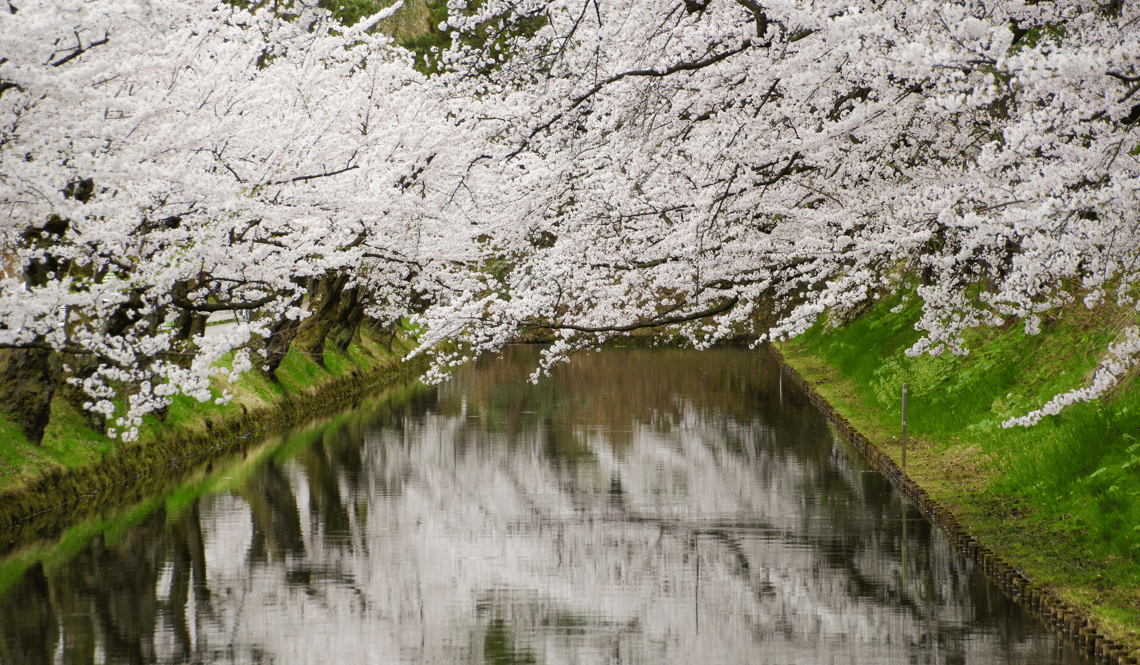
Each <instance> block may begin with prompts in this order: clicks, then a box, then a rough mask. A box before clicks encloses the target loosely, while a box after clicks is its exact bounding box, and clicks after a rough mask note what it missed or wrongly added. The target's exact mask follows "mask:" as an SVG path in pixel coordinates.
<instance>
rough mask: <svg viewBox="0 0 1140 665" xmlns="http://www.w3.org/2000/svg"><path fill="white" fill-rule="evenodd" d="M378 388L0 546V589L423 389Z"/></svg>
mask: <svg viewBox="0 0 1140 665" xmlns="http://www.w3.org/2000/svg"><path fill="white" fill-rule="evenodd" d="M386 386H387V387H386V388H385V389H384V390H383V391H382V392H380V393H372V392H371V391H370V393H369V396H368V397H367V398H365V399H364V400H363V401H362V402H361V403H360V404H359V405H358V406H357V408H354V409H352V410H351V411H342V412H338V413H337V414H336V415H334V416H331V417H329V418H326V419H321V420H318V421H314V422H311V423H306V424H305V426H304V428H301V429H297V430H288V431H285V432H282V433H280V434H278V435H275V436H271V437H268V438H263V439H260V440H258V441H255V442H252V443H251V444H250V445H249V446H248V447H246V448H244V449H243V450H242V451H241V452H240V453H236V454H230V455H228V456H226V457H222V458H219V459H216V460H215V462H214V463H213V464H211V465H209V466H208V467H207V466H204V465H199V466H197V467H195V468H194V469H192V470H190V471H189V472H188V473H187V474H185V475H182V476H179V477H176V478H164V477H163V476H164V475H165V474H152V476H154V477H153V478H151V479H150V480H151V482H148V483H147V487H146V491H145V492H143V493H141V494H140V497H139V499H138V500H137V501H135V502H128V503H123V504H121V505H120V504H116V505H113V506H112V507H110V509H108V510H106V511H104V512H102V513H100V514H99V515H97V516H95V517H94V518H93V519H89V520H87V521H84V522H82V523H80V524H78V525H76V526H74V527H73V528H69V529H67V530H66V531H65V532H63V533H62V534H61V536H60V537H59V538H53V539H50V540H46V541H45V540H42V539H41V540H26V541H21V542H20V543H19V545H18V548H16V549H6V548H3V547H0V552H2V553H3V555H4V556H3V558H2V559H0V594H3V593H4V592H5V591H6V590H7V589H9V588H10V587H12V586H13V585H14V584H16V583H18V582H19V581H20V580H21V579H23V577H24V575H25V573H26V571H27V570H28V569H29V568H30V567H32V566H33V565H36V564H42V565H43V567H44V568H45V569H46V570H48V571H51V570H53V569H56V568H60V567H64V566H66V565H67V563H68V562H69V561H70V560H71V559H72V558H73V557H74V556H75V555H76V554H77V553H79V552H81V551H83V550H84V549H86V548H89V547H91V541H92V539H93V538H96V537H100V536H101V537H102V541H101V542H102V546H104V547H108V548H115V547H118V546H119V544H120V543H129V542H130V541H131V538H132V534H133V533H134V531H135V530H136V529H141V530H144V531H145V530H146V527H145V525H146V524H147V523H150V522H154V521H156V520H157V521H158V522H159V523H165V524H172V523H176V522H177V521H178V520H179V519H180V516H182V515H184V514H186V513H187V511H189V510H191V508H192V506H193V504H194V502H195V501H197V499H198V498H199V497H202V496H204V495H209V494H217V493H221V492H240V491H241V490H242V488H243V487H245V486H247V485H248V484H249V483H250V482H255V477H256V473H257V470H258V468H259V467H261V466H263V465H264V464H266V463H267V462H268V461H270V460H272V461H273V462H274V463H276V464H278V465H279V466H284V465H285V464H287V463H288V461H289V460H290V459H292V458H294V457H295V456H296V455H297V454H298V453H299V452H300V451H301V450H304V449H305V448H307V447H311V446H312V445H313V444H314V442H318V441H321V440H322V439H329V440H336V439H337V437H339V436H345V435H346V432H348V431H351V430H353V429H354V428H360V427H361V426H362V425H364V426H366V425H367V424H369V423H373V422H376V421H377V420H379V419H382V418H386V417H389V414H390V413H391V412H392V409H393V408H396V409H398V408H401V405H403V404H404V403H405V402H406V401H407V400H408V399H409V398H410V397H411V396H413V395H415V394H416V393H418V392H420V391H423V390H426V389H427V388H426V387H425V386H424V385H423V384H422V383H419V382H413V381H407V382H402V383H401V382H394V383H390V384H386Z"/></svg>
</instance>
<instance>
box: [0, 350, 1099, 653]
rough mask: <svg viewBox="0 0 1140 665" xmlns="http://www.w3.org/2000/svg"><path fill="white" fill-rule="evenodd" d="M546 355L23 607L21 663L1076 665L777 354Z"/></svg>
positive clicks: (371, 429) (474, 373) (43, 576)
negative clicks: (849, 443) (874, 462)
mask: <svg viewBox="0 0 1140 665" xmlns="http://www.w3.org/2000/svg"><path fill="white" fill-rule="evenodd" d="M536 360H537V351H536V350H534V349H531V348H518V349H512V350H510V351H509V352H508V353H507V354H505V356H504V357H503V358H501V359H497V360H496V359H491V360H486V361H482V362H480V363H478V364H477V365H475V366H473V367H469V368H465V369H464V370H462V371H461V372H460V373H459V374H458V375H457V376H456V377H455V380H453V381H452V382H450V383H448V384H446V385H444V386H442V387H440V388H439V389H438V391H436V392H435V393H433V394H430V395H427V396H422V397H419V398H416V399H413V400H412V401H411V402H409V403H407V404H404V405H403V406H402V407H401V408H399V409H397V410H395V411H389V412H386V413H384V414H382V416H380V417H377V418H373V419H368V418H362V419H361V420H360V421H359V422H356V423H353V424H350V425H346V426H341V427H338V428H332V429H326V430H325V431H323V432H321V433H319V435H318V436H317V438H316V439H315V440H314V441H313V442H312V443H311V444H310V445H307V446H305V447H304V448H303V449H302V450H301V451H300V452H298V453H297V454H295V455H294V456H292V457H283V458H277V457H275V458H273V459H271V460H269V461H268V462H267V463H265V464H263V465H261V466H260V467H259V468H258V469H257V470H256V472H255V473H253V474H252V475H251V476H250V477H249V478H248V480H247V481H246V482H245V483H244V484H243V485H242V486H241V487H240V489H239V490H237V491H234V492H229V493H225V494H217V495H212V496H206V497H203V498H201V499H199V500H197V501H195V502H194V503H193V504H192V505H190V506H188V507H185V508H180V509H178V510H176V511H175V510H172V511H171V512H170V513H169V514H168V513H167V511H165V510H163V511H159V512H157V513H155V514H153V515H151V516H150V517H149V518H148V519H147V520H146V521H145V522H144V523H142V524H139V525H137V526H135V527H134V528H132V529H130V530H129V531H127V532H125V533H119V534H115V535H114V536H104V537H100V538H98V539H96V540H95V541H93V542H91V543H89V544H88V545H86V546H85V547H84V548H83V550H82V551H81V552H80V553H79V554H77V555H75V556H74V557H71V558H69V559H67V560H64V561H59V562H56V561H48V562H46V563H45V564H43V565H40V564H37V565H35V566H33V567H31V568H29V569H28V570H27V572H26V573H25V574H24V576H23V579H22V580H21V581H20V582H19V583H17V584H16V585H14V586H13V587H11V588H10V589H9V590H8V592H7V593H6V594H5V596H4V597H3V598H2V599H0V632H2V634H3V635H2V637H3V642H2V646H0V661H2V662H4V663H13V664H15V663H20V664H23V663H39V662H43V663H55V662H63V663H94V662H241V663H259V662H282V663H316V662H352V663H361V662H373V663H396V662H408V663H499V664H502V663H650V662H652V663H659V662H671V663H694V662H696V663H702V664H711V663H794V662H805V663H831V662H885V663H886V662H898V663H927V662H929V663H1070V662H1079V660H1078V659H1077V657H1076V656H1075V655H1073V653H1072V652H1070V651H1067V650H1065V649H1062V648H1060V647H1059V646H1058V645H1057V643H1056V642H1055V640H1054V639H1053V638H1052V637H1051V636H1049V635H1048V634H1047V633H1046V632H1044V630H1043V629H1042V628H1040V627H1039V625H1038V624H1036V623H1035V622H1034V621H1033V620H1032V619H1029V618H1028V617H1026V616H1024V615H1023V614H1022V612H1021V610H1020V609H1019V608H1018V607H1017V606H1016V605H1014V604H1012V603H1011V602H1010V601H1009V600H1008V599H1006V598H1005V597H1004V596H1003V595H1002V594H1001V593H1000V591H998V590H996V589H995V588H993V587H992V586H991V585H989V584H988V583H987V582H986V581H985V579H984V578H983V577H981V576H980V575H979V574H977V573H976V572H975V571H974V570H973V567H972V566H971V565H970V564H968V563H967V562H965V561H963V560H961V559H959V558H958V557H957V556H955V555H954V553H953V552H952V551H951V549H950V547H949V546H948V544H947V543H946V541H945V539H944V538H943V537H941V536H940V535H939V534H937V533H936V532H933V531H932V529H931V527H930V526H929V524H927V523H926V522H925V521H923V520H922V519H921V517H920V516H919V515H918V513H917V512H916V511H915V510H913V509H911V508H908V507H907V506H906V505H905V504H903V503H901V502H900V500H899V498H898V497H897V495H895V494H894V493H893V492H892V491H891V489H890V486H889V485H888V484H887V483H886V481H885V480H884V479H883V478H882V477H880V476H879V475H878V474H876V473H871V472H870V471H869V470H868V469H867V467H866V466H865V465H864V464H862V463H861V462H859V461H857V460H855V461H853V460H851V459H849V458H848V456H847V453H846V452H845V450H844V448H843V447H842V446H841V445H840V444H839V443H838V442H837V440H836V438H835V437H834V435H833V433H832V431H831V430H830V428H829V427H828V425H827V423H826V422H825V421H824V420H823V419H822V418H821V417H820V415H819V414H818V413H817V412H816V411H815V410H814V409H813V408H811V407H810V406H809V405H808V404H807V403H806V401H805V400H804V398H803V396H802V394H799V393H796V392H794V391H792V390H791V389H790V388H789V387H788V386H786V385H782V383H781V380H780V377H779V373H778V371H777V369H776V368H775V366H774V365H772V364H771V362H770V361H769V360H768V359H767V358H766V356H765V355H764V354H762V353H752V352H746V351H738V350H721V351H712V352H703V353H695V352H684V351H672V350H655V351H640V350H613V351H607V352H605V353H602V354H596V355H583V356H579V357H577V358H575V359H574V360H573V361H572V362H571V363H569V364H568V365H566V366H563V367H560V368H559V369H558V370H557V371H556V372H555V374H554V376H552V377H551V378H549V379H545V380H543V381H540V382H539V383H538V384H537V385H532V384H529V383H527V381H526V378H527V376H529V374H530V372H531V371H532V369H533V367H534V364H535V362H536Z"/></svg>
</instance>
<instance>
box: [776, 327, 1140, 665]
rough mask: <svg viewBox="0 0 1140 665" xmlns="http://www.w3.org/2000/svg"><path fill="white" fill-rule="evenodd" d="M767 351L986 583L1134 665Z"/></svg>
mask: <svg viewBox="0 0 1140 665" xmlns="http://www.w3.org/2000/svg"><path fill="white" fill-rule="evenodd" d="M765 346H767V347H768V350H769V352H770V353H771V354H772V357H773V358H775V360H776V362H777V364H778V365H779V366H780V369H781V371H783V372H786V373H787V374H788V376H789V377H790V378H791V379H792V381H793V382H794V383H795V384H796V385H797V386H799V387H800V388H802V389H803V391H804V392H805V393H806V394H807V396H808V399H809V401H811V403H812V404H814V405H815V406H816V408H818V409H819V410H820V411H821V412H823V414H824V415H825V416H827V419H828V420H829V421H831V423H832V424H833V425H834V426H835V427H836V429H838V430H839V432H840V434H841V435H842V436H843V438H844V440H846V441H847V442H848V443H850V444H852V445H853V446H855V448H856V449H857V450H858V451H859V453H860V454H861V455H863V457H864V458H865V459H867V460H868V461H870V462H871V463H872V464H874V465H875V467H876V468H877V469H878V470H879V472H880V473H882V474H883V476H885V477H886V478H887V479H888V480H889V481H890V482H891V484H892V485H894V486H895V487H896V488H897V489H898V490H899V491H900V492H902V493H903V494H904V495H906V496H907V497H908V498H909V499H910V500H911V501H913V502H914V504H915V505H916V506H917V507H918V509H919V511H921V512H922V514H923V516H924V517H925V518H926V519H927V521H929V522H930V523H931V524H933V525H935V526H937V527H938V528H939V529H940V530H941V531H942V532H943V533H944V534H945V535H946V537H947V538H948V539H949V540H950V543H951V544H952V545H953V546H954V548H955V549H956V550H957V551H958V552H959V553H960V554H962V555H963V556H965V557H966V558H968V559H971V560H973V561H975V562H977V563H978V564H979V565H980V566H981V567H982V570H983V571H984V573H985V575H986V577H987V578H989V579H990V580H991V581H993V582H994V583H995V584H997V585H998V586H999V587H1000V588H1001V589H1002V590H1003V591H1004V592H1005V593H1006V594H1008V595H1009V596H1010V597H1011V598H1013V600H1014V601H1015V602H1017V603H1018V604H1019V605H1021V606H1022V607H1023V608H1025V609H1026V610H1027V611H1029V612H1030V613H1031V614H1033V615H1034V616H1036V617H1037V619H1038V620H1040V621H1041V622H1042V623H1044V625H1045V626H1046V627H1047V628H1048V629H1049V630H1050V631H1051V632H1052V633H1054V634H1055V635H1057V636H1058V637H1060V638H1061V639H1063V640H1065V641H1066V642H1068V643H1069V644H1070V645H1072V646H1074V647H1076V648H1077V650H1078V651H1080V652H1081V653H1082V654H1084V655H1085V656H1086V657H1088V658H1090V659H1092V660H1093V661H1095V662H1097V663H1105V664H1107V665H1138V664H1140V661H1138V660H1137V658H1136V657H1135V656H1130V655H1128V650H1127V649H1126V647H1125V646H1124V645H1123V644H1121V643H1119V642H1116V641H1114V640H1110V639H1108V638H1107V637H1105V636H1104V635H1102V634H1101V633H1100V631H1099V630H1098V629H1097V627H1096V625H1095V623H1094V622H1093V621H1092V620H1091V619H1089V617H1087V616H1086V615H1084V614H1083V613H1082V612H1081V611H1080V610H1078V609H1077V608H1075V607H1073V606H1072V605H1070V604H1069V603H1066V602H1065V601H1063V600H1061V599H1060V598H1059V597H1057V595H1056V594H1054V593H1053V592H1052V591H1050V590H1049V589H1046V588H1044V587H1042V586H1039V585H1037V584H1035V583H1034V582H1033V581H1032V580H1031V579H1029V577H1028V576H1026V575H1025V574H1024V573H1022V572H1021V571H1020V570H1018V569H1016V568H1014V567H1013V566H1011V565H1010V564H1009V563H1008V562H1006V561H1004V560H1003V559H1002V558H1001V557H999V556H998V555H997V554H996V553H995V552H993V551H992V550H990V549H989V548H987V547H986V546H985V545H982V544H981V543H979V542H978V541H977V539H976V538H974V537H973V536H971V535H970V534H969V533H968V532H967V531H966V530H965V529H964V528H962V526H961V525H960V524H959V523H958V519H957V517H955V515H954V514H953V512H951V511H950V510H949V509H947V508H945V507H944V506H942V505H941V504H939V503H938V502H937V501H935V500H934V499H932V498H931V497H930V495H929V494H927V492H926V490H925V489H923V488H922V487H920V486H919V485H918V483H916V482H914V481H913V480H911V479H910V478H909V477H906V476H904V475H903V473H902V470H901V469H900V468H899V467H898V465H897V464H896V463H895V461H894V460H893V459H891V458H890V456H888V455H887V454H886V453H884V452H883V451H882V450H880V449H879V447H878V446H876V445H875V444H874V443H872V442H871V441H870V439H868V438H867V437H866V436H864V435H863V434H862V433H861V432H859V431H858V430H857V429H855V427H854V426H852V425H851V423H850V422H849V421H848V420H847V418H845V417H844V416H843V414H841V413H840V412H839V411H838V410H837V409H835V407H833V406H832V405H831V404H830V403H829V402H828V401H827V400H825V399H824V398H823V396H822V395H820V394H819V393H818V392H817V391H816V390H815V387H814V386H812V385H811V383H809V382H808V381H807V380H806V379H804V378H803V376H801V375H800V373H799V372H798V371H796V369H795V368H794V367H792V366H791V365H790V364H788V362H787V361H786V360H785V359H784V356H783V355H782V354H781V353H780V351H779V349H777V348H776V346H775V345H774V344H767V345H765Z"/></svg>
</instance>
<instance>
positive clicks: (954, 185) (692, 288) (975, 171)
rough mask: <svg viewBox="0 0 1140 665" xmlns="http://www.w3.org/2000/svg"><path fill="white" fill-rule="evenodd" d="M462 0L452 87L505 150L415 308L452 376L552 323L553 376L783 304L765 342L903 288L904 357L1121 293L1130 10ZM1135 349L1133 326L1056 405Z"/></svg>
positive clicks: (1129, 294)
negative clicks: (653, 335)
mask: <svg viewBox="0 0 1140 665" xmlns="http://www.w3.org/2000/svg"><path fill="white" fill-rule="evenodd" d="M451 7H452V15H451V17H450V18H449V25H448V26H447V28H448V29H449V30H450V31H451V34H452V37H453V45H452V47H451V48H450V49H449V50H448V51H447V52H445V53H443V54H442V55H441V56H440V57H439V62H440V63H442V67H443V68H444V69H445V70H446V71H447V72H448V73H446V74H444V75H442V76H441V78H440V81H441V82H443V83H445V84H446V85H447V86H448V90H449V91H450V94H451V95H452V97H453V98H454V99H469V100H477V103H473V104H468V105H466V106H465V107H464V109H466V115H464V116H463V118H464V120H465V121H466V122H469V123H474V124H481V125H485V126H487V127H491V128H493V131H494V140H492V141H491V142H489V143H488V144H487V146H486V147H485V148H484V149H483V150H482V151H481V152H480V153H479V155H478V158H477V159H475V160H472V162H471V163H470V168H469V169H468V171H467V173H466V174H465V179H464V181H463V189H462V191H460V192H458V193H457V196H455V197H454V198H453V200H451V201H449V202H448V203H449V208H447V209H445V212H444V213H442V214H452V215H454V216H455V217H456V218H464V219H469V220H472V223H473V224H475V225H477V226H478V228H479V229H480V231H479V234H478V235H477V236H476V237H477V238H478V239H479V242H480V247H481V249H482V258H481V260H480V262H479V265H480V266H482V268H481V269H480V270H476V271H462V272H456V273H455V274H454V275H451V276H449V280H448V281H447V283H448V294H449V295H448V298H447V299H445V300H440V301H438V302H437V303H436V304H435V305H434V306H433V307H432V308H430V309H429V310H428V311H427V312H426V313H425V314H424V316H423V317H422V320H423V322H424V323H425V325H426V327H427V330H428V332H427V334H426V335H425V336H424V338H423V344H424V348H428V347H430V346H433V345H438V344H439V343H440V342H441V341H443V340H453V341H456V342H458V344H457V345H453V346H451V347H447V348H449V351H448V352H447V353H440V354H439V355H438V356H437V360H438V361H439V364H440V365H441V366H445V365H448V364H454V363H458V362H461V361H462V360H463V359H464V358H465V357H467V356H469V355H471V354H474V353H478V352H480V351H483V350H487V349H493V348H496V347H497V346H498V345H500V344H502V343H503V342H505V341H506V340H509V339H511V338H512V336H513V335H514V334H515V331H516V330H518V329H519V328H520V327H521V328H524V329H526V328H531V329H545V330H549V331H552V332H553V333H554V334H555V337H556V342H555V344H554V345H553V346H552V347H551V348H550V350H549V352H548V354H547V358H548V361H551V362H552V361H556V360H558V359H560V358H563V357H565V356H566V354H568V353H570V352H572V351H574V350H575V349H579V348H584V347H587V346H591V345H595V344H597V343H599V341H601V340H604V339H608V338H610V337H612V336H613V335H615V334H622V333H626V332H629V331H631V330H634V329H637V328H642V327H655V326H665V327H667V328H671V329H674V330H676V331H679V333H680V334H682V335H684V336H686V337H688V338H689V339H690V340H691V341H692V342H693V344H695V345H697V346H706V345H708V344H711V343H713V342H715V341H717V340H720V339H724V338H725V337H728V336H730V335H735V334H737V333H738V332H739V331H740V330H741V329H742V328H744V329H746V328H748V327H749V326H751V325H754V322H756V321H760V320H763V321H766V322H770V321H771V319H772V318H773V317H774V319H775V323H774V325H771V326H770V327H767V323H766V324H765V325H766V329H759V330H754V331H753V332H754V333H756V334H757V335H758V337H759V338H760V339H765V338H768V339H784V338H788V337H791V336H794V335H796V334H798V333H799V332H801V331H803V330H805V329H806V328H807V327H809V326H810V325H812V324H813V323H814V322H815V321H816V319H817V317H818V316H819V315H821V314H823V313H825V312H826V313H828V315H829V316H830V317H833V318H835V319H838V320H842V319H843V318H844V317H846V316H848V315H851V314H855V313H858V312H859V311H860V310H861V308H864V307H866V306H867V305H868V304H869V303H870V302H871V301H873V300H874V299H875V298H877V297H879V296H881V295H882V294H883V293H885V292H889V291H893V290H897V289H899V288H901V287H902V286H903V285H904V284H905V283H906V280H907V279H908V278H912V279H917V280H918V282H919V285H918V291H917V293H918V297H920V298H921V299H922V301H923V306H924V310H923V311H924V313H923V316H922V319H921V320H920V322H919V323H918V326H919V327H920V328H921V329H922V330H923V331H925V336H924V337H923V339H922V340H921V341H920V342H919V343H918V344H917V345H916V346H915V347H914V348H913V349H911V352H912V353H922V352H930V353H940V352H942V351H950V352H954V353H964V352H965V348H964V347H963V346H962V338H961V333H962V332H963V331H964V330H966V329H968V328H971V327H974V326H978V325H997V324H1000V323H1003V322H1005V321H1007V320H1009V319H1010V318H1011V317H1013V318H1015V319H1018V320H1021V321H1023V322H1024V325H1025V327H1026V330H1027V331H1029V332H1031V333H1032V332H1035V331H1036V330H1038V329H1039V326H1040V321H1041V318H1042V317H1043V316H1049V315H1050V313H1055V312H1057V310H1058V309H1059V308H1061V307H1063V306H1066V305H1067V304H1068V303H1070V302H1071V301H1073V300H1074V299H1078V300H1083V304H1084V305H1086V306H1089V307H1092V306H1095V305H1096V304H1098V303H1100V302H1102V301H1103V300H1105V299H1113V300H1115V302H1116V303H1117V305H1119V306H1122V307H1127V308H1131V307H1135V306H1136V304H1137V301H1136V288H1137V287H1136V284H1135V282H1136V280H1137V279H1138V278H1140V272H1138V270H1137V258H1138V250H1140V235H1138V233H1137V232H1138V228H1137V221H1138V211H1140V200H1138V198H1140V197H1138V189H1140V188H1138V186H1137V185H1138V182H1137V177H1138V175H1140V160H1138V158H1137V155H1138V154H1140V137H1138V136H1137V134H1136V132H1135V127H1136V125H1137V120H1140V95H1137V92H1138V91H1140V59H1138V54H1140V40H1138V36H1140V9H1138V8H1137V7H1135V6H1134V5H1131V4H1128V3H1119V2H1112V3H1108V4H1103V5H1102V4H1098V3H1095V2H1087V1H1063V2H1050V3H1026V2H1007V1H1005V0H1002V1H1000V2H999V1H995V0H971V1H966V2H949V3H943V2H922V3H915V2H902V1H893V0H883V1H877V2H848V1H847V0H844V1H843V2H838V1H836V2H831V1H826V0H815V1H806V0H771V1H767V2H755V1H754V0H706V1H704V2H701V1H700V0H684V1H678V0H584V1H580V2H579V1H568V0H550V1H546V0H521V1H520V0H482V1H481V2H478V3H472V4H468V5H467V6H461V5H460V4H457V3H454V2H453V3H452V5H451ZM461 112H462V111H461ZM446 210H450V213H447V212H446ZM762 315H767V316H762ZM1137 349H1140V332H1138V331H1137V329H1136V328H1135V327H1132V328H1128V329H1127V330H1125V331H1124V332H1123V333H1122V338H1121V340H1120V342H1119V344H1117V345H1116V346H1114V347H1113V350H1112V351H1111V353H1110V357H1109V358H1108V359H1106V363H1105V365H1104V366H1102V369H1101V370H1100V373H1099V374H1098V376H1097V378H1096V379H1095V380H1094V382H1093V385H1091V386H1090V387H1089V388H1088V389H1086V390H1084V391H1080V392H1075V393H1071V394H1069V395H1067V396H1061V397H1060V398H1058V400H1055V402H1054V403H1053V404H1051V405H1049V406H1048V407H1047V410H1048V409H1052V410H1056V409H1057V408H1059V407H1060V406H1063V404H1064V403H1068V402H1071V401H1073V400H1075V399H1090V398H1092V397H1095V396H1096V395H1098V394H1100V393H1101V392H1103V390H1104V389H1105V388H1106V387H1107V386H1108V385H1111V384H1112V382H1113V381H1114V377H1115V376H1117V375H1119V374H1120V373H1121V372H1122V371H1125V370H1126V369H1127V367H1129V366H1131V365H1132V363H1133V362H1134V361H1133V358H1134V356H1135V355H1136V352H1137ZM1039 416H1040V414H1039V413H1038V414H1031V415H1030V416H1028V417H1027V418H1025V419H1022V420H1021V422H1026V423H1028V422H1032V421H1034V420H1035V419H1036V418H1038V417H1039Z"/></svg>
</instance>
